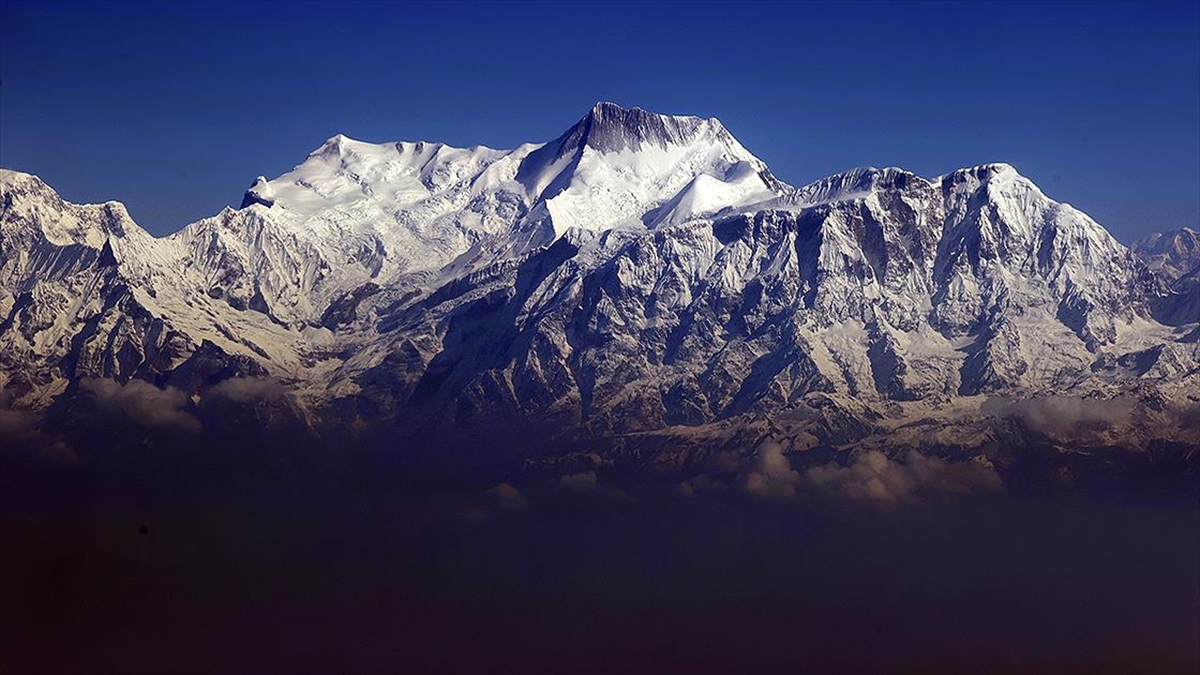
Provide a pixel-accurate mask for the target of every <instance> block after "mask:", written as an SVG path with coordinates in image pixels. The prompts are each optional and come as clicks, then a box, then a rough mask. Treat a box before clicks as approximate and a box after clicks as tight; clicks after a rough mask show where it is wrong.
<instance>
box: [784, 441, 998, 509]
mask: <svg viewBox="0 0 1200 675" xmlns="http://www.w3.org/2000/svg"><path fill="white" fill-rule="evenodd" d="M803 484H804V486H805V487H807V488H809V489H812V490H814V491H816V492H818V493H821V494H825V495H830V496H836V497H844V498H849V499H862V500H871V501H882V502H919V501H922V500H923V499H926V498H932V497H940V498H945V497H951V496H966V495H970V494H975V493H978V492H996V491H998V490H1000V489H1001V488H1002V487H1003V482H1002V481H1001V480H1000V476H999V474H997V473H996V472H995V470H994V469H992V467H991V466H988V465H985V464H980V463H976V462H947V461H945V460H943V459H939V458H937V457H926V456H925V455H922V454H921V453H919V452H916V451H912V452H909V453H908V454H907V456H906V457H905V459H904V461H902V462H901V461H897V460H892V459H889V458H888V457H887V455H884V454H883V453H882V452H878V451H875V450H871V451H868V452H864V453H862V454H860V455H859V456H858V457H856V458H855V461H854V463H853V464H851V465H849V466H841V465H839V464H837V463H836V462H830V463H829V464H825V465H822V466H816V467H813V468H811V469H809V470H807V471H805V472H804V475H803Z"/></svg>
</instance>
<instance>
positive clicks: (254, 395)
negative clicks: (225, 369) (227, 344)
mask: <svg viewBox="0 0 1200 675" xmlns="http://www.w3.org/2000/svg"><path fill="white" fill-rule="evenodd" d="M287 391H288V390H287V388H286V387H284V386H283V384H282V383H280V382H279V380H276V379H274V378H270V377H232V378H230V379H228V380H225V381H224V382H220V383H217V384H214V385H213V386H211V387H208V388H206V389H205V390H204V395H205V396H218V397H220V398H223V399H226V400H228V401H233V402H234V403H254V402H256V401H274V400H276V399H279V398H282V397H284V396H285V395H286V394H287Z"/></svg>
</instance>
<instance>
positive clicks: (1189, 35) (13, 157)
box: [0, 0, 1200, 241]
mask: <svg viewBox="0 0 1200 675" xmlns="http://www.w3.org/2000/svg"><path fill="white" fill-rule="evenodd" d="M598 100H610V101H615V102H617V103H620V104H622V105H625V106H640V107H643V108H646V109H649V110H654V111H657V112H667V113H678V114H694V115H701V116H706V117H708V116H715V117H719V118H720V119H721V120H722V121H723V122H724V123H725V125H726V126H727V127H728V128H729V129H730V131H732V132H733V134H734V135H735V136H737V137H738V139H739V140H740V141H741V142H742V143H743V144H744V145H745V146H746V147H747V148H749V149H750V150H751V151H752V152H754V153H755V154H757V155H758V156H759V157H761V158H762V159H763V160H765V161H766V162H767V164H768V165H770V166H771V168H772V170H773V171H774V172H775V173H776V175H778V176H779V177H780V178H781V179H783V180H785V181H787V182H789V183H792V184H795V185H800V184H803V183H806V182H809V181H811V180H815V179H817V178H820V177H822V176H825V175H828V174H831V173H835V172H838V171H842V170H845V169H848V168H851V167H854V166H861V165H873V166H902V167H905V168H907V169H910V170H913V171H916V172H917V173H919V174H922V175H926V176H934V175H938V174H941V173H945V172H948V171H951V170H953V169H955V168H958V167H962V166H969V165H975V164H981V163H984V162H991V161H1007V162H1010V163H1012V164H1014V165H1016V167H1017V168H1018V170H1020V171H1021V172H1022V173H1024V174H1025V175H1027V176H1029V177H1030V178H1032V179H1033V180H1034V181H1036V182H1037V183H1038V184H1039V185H1040V186H1041V187H1042V189H1043V190H1044V191H1045V192H1046V193H1047V194H1049V195H1050V196H1051V197H1054V198H1056V199H1059V200H1062V201H1068V202H1070V203H1072V204H1074V205H1075V206H1077V207H1079V208H1081V209H1083V210H1084V211H1086V212H1088V213H1090V214H1091V215H1092V216H1094V217H1095V218H1096V219H1097V220H1099V221H1100V222H1101V223H1103V224H1104V225H1106V226H1107V227H1108V228H1109V229H1110V230H1111V231H1112V232H1113V233H1114V234H1115V235H1116V236H1117V237H1118V238H1120V239H1122V240H1125V241H1128V240H1130V239H1132V238H1135V237H1137V236H1141V235H1143V234H1145V233H1148V232H1150V231H1153V230H1158V229H1167V228H1174V227H1180V226H1183V225H1190V226H1193V227H1194V226H1196V225H1197V224H1198V223H1200V3H1197V2H1186V3H1185V2H1179V3H1164V4H1155V3H1150V2H1137V3H1127V4H1093V3H1085V2H1069V3H1063V4H1050V3H1026V2H1004V3H980V2H972V3H967V4H950V3H934V4H869V3H863V2H853V3H846V4H838V5H831V4H817V3H801V2H788V3H778V4H754V3H749V2H740V3H736V4H723V3H715V2H714V3H703V2H700V3H666V4H650V3H644V2H638V3H603V4H600V3H596V4H587V3H576V2H563V3H546V4H501V3H492V2H487V3H482V4H450V3H436V4H382V3H381V4H351V3H340V4H316V3H314V4H306V3H282V2H280V3H269V4H246V3H232V2H230V3H216V2H214V3H203V4H187V3H180V2H160V3H153V4H123V3H110V2H88V3H82V4H60V3H22V2H9V1H8V0H3V2H2V4H0V164H2V165H3V166H5V167H7V168H13V169H18V170H22V171H28V172H32V173H36V174H38V175H40V176H42V177H43V178H44V179H45V180H46V181H47V182H49V183H50V184H51V185H52V186H53V187H54V188H56V189H57V190H58V191H59V192H60V193H61V194H62V195H63V196H64V197H65V198H67V199H70V200H72V201H105V200H109V199H117V200H120V201H122V202H125V204H126V205H128V207H129V209H130V211H131V213H132V214H133V216H134V218H135V219H136V220H137V221H138V222H139V223H141V224H142V225H143V226H145V227H146V228H147V229H149V230H150V231H152V232H154V233H157V234H162V233H167V232H170V231H173V230H176V229H178V228H179V227H181V226H183V225H184V224H186V223H188V222H191V221H193V220H196V219H198V218H200V217H203V216H206V215H211V214H213V213H216V212H217V211H219V210H220V209H221V208H222V207H223V206H225V205H228V204H234V205H236V204H238V203H239V202H240V200H241V195H242V192H243V190H244V189H245V188H246V187H247V186H248V185H249V184H250V182H251V181H252V180H253V179H254V177H255V176H256V175H258V174H265V175H267V176H268V177H274V176H276V175H279V174H280V173H283V172H285V171H287V170H289V169H290V168H291V167H292V166H294V165H295V164H297V163H299V162H300V161H301V160H302V159H303V158H304V156H305V155H306V154H307V153H308V152H310V151H311V150H313V149H314V148H316V147H317V146H319V145H320V144H321V142H322V141H323V140H324V139H326V138H328V137H329V136H332V135H334V134H336V133H345V134H346V135H348V136H351V137H353V138H358V139H362V140H369V141H380V142H382V141H389V140H399V139H404V140H431V141H445V142H448V143H451V144H455V145H474V144H483V145H488V146H492V147H511V146H514V145H516V144H518V143H520V142H524V141H544V140H549V139H551V138H553V137H555V136H557V135H558V134H559V133H561V132H562V131H563V130H564V129H566V128H567V127H568V126H569V125H571V124H572V123H573V122H574V121H575V120H576V119H578V118H579V117H581V116H582V115H583V114H584V113H585V112H586V111H587V110H588V108H590V107H591V105H592V104H593V103H595V102H596V101H598Z"/></svg>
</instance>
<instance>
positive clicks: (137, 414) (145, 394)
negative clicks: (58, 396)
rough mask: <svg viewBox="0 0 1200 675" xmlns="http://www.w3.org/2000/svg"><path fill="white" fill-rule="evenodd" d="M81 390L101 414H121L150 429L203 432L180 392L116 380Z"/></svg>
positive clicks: (93, 382) (92, 383) (86, 384)
mask: <svg viewBox="0 0 1200 675" xmlns="http://www.w3.org/2000/svg"><path fill="white" fill-rule="evenodd" d="M82 387H83V390H84V391H85V392H87V393H89V394H90V395H91V397H92V399H93V401H94V402H95V404H96V407H97V408H98V409H99V410H100V411H102V412H109V413H120V414H123V415H125V416H127V417H129V418H130V419H132V420H134V421H136V422H138V423H140V424H142V425H145V426H148V427H161V428H178V429H183V430H186V431H199V430H200V421H199V420H197V419H196V418H195V417H194V416H192V415H191V414H190V413H188V412H187V411H186V410H185V409H186V408H187V406H188V404H189V403H190V400H189V399H188V396H187V394H186V393H184V392H183V391H182V390H180V389H176V388H174V387H167V388H166V389H159V388H158V387H156V386H154V385H152V384H150V383H149V382H144V381H142V380H130V381H128V382H126V383H125V384H121V383H119V382H117V381H115V380H84V381H83V383H82Z"/></svg>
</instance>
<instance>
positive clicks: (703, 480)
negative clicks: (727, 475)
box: [676, 474, 729, 499]
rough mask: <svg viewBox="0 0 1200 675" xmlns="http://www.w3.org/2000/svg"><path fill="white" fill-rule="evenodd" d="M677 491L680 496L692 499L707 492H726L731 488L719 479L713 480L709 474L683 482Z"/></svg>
mask: <svg viewBox="0 0 1200 675" xmlns="http://www.w3.org/2000/svg"><path fill="white" fill-rule="evenodd" d="M676 489H677V490H678V492H679V494H680V496H682V497H686V498H688V499H692V498H694V497H696V496H698V495H700V494H703V493H706V492H724V491H726V490H728V489H729V486H728V485H726V484H725V483H723V482H721V481H720V480H719V479H717V478H713V477H712V476H709V475H707V474H700V475H699V476H695V477H693V478H690V479H688V480H685V481H683V482H682V483H680V484H679V485H678V486H677V488H676Z"/></svg>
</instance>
